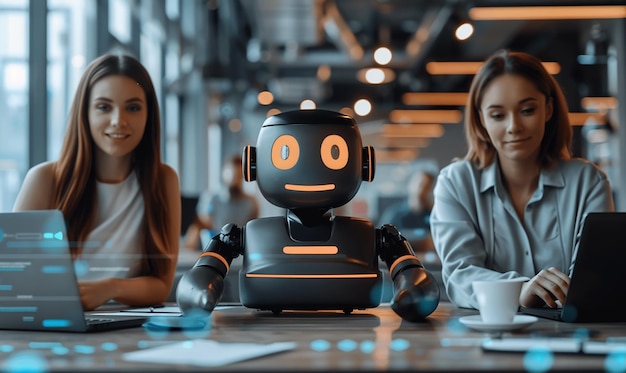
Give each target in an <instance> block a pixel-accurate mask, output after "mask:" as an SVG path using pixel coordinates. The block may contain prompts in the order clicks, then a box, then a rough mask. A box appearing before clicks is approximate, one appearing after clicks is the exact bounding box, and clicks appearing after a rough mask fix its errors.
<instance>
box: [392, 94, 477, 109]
mask: <svg viewBox="0 0 626 373" xmlns="http://www.w3.org/2000/svg"><path fill="white" fill-rule="evenodd" d="M467 96H468V93H467V92H407V93H405V94H403V95H402V103H403V104H404V105H408V106H411V105H441V106H465V104H466V103H467Z"/></svg>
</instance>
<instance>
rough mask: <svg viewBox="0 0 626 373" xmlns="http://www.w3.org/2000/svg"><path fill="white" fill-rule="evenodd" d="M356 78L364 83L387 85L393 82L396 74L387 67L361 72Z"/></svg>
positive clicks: (366, 69) (365, 69) (371, 68)
mask: <svg viewBox="0 0 626 373" xmlns="http://www.w3.org/2000/svg"><path fill="white" fill-rule="evenodd" d="M356 77H357V79H358V80H359V81H360V82H362V83H367V84H385V83H390V82H393V81H394V79H395V78H396V73H395V72H394V71H393V70H392V69H390V68H387V67H368V68H364V69H361V70H359V71H358V72H357V74H356Z"/></svg>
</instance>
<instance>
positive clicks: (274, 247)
mask: <svg viewBox="0 0 626 373" xmlns="http://www.w3.org/2000/svg"><path fill="white" fill-rule="evenodd" d="M331 232H332V233H331V235H330V237H324V238H323V239H320V240H311V241H298V240H294V239H293V238H292V237H291V235H290V234H289V231H288V229H287V225H286V224H285V220H284V219H282V218H278V219H276V218H264V219H257V220H255V221H252V222H249V223H248V224H247V226H246V236H245V256H246V257H247V258H248V259H255V258H256V259H261V258H269V257H272V258H274V259H280V258H282V259H284V260H290V259H298V258H314V257H315V258H318V259H321V258H326V259H329V260H332V259H333V258H336V259H340V260H346V259H347V258H351V259H353V260H357V261H363V262H368V263H369V262H372V261H374V259H376V258H377V254H376V234H375V229H374V228H373V226H372V225H371V224H369V223H367V222H364V221H360V220H351V219H348V220H346V221H342V220H340V221H336V222H335V223H334V226H333V229H332V230H331Z"/></svg>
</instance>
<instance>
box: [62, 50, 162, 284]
mask: <svg viewBox="0 0 626 373" xmlns="http://www.w3.org/2000/svg"><path fill="white" fill-rule="evenodd" d="M110 75H123V76H127V77H129V78H131V79H133V80H135V81H136V82H137V84H139V85H140V86H141V87H142V88H143V90H144V92H145V94H146V101H147V103H146V104H147V111H148V118H147V122H146V128H145V132H144V134H143V138H142V139H141V142H140V143H139V145H137V148H135V150H134V151H133V162H134V164H133V167H134V170H135V173H136V175H137V178H138V181H139V187H140V188H141V193H142V195H143V199H144V205H145V210H144V225H143V229H142V230H143V232H144V240H143V242H144V247H145V252H144V254H145V255H144V256H143V258H144V259H143V260H142V274H144V275H159V274H162V273H163V272H164V270H165V266H166V263H167V262H166V259H167V255H166V249H167V239H166V232H168V231H169V230H168V229H167V228H168V220H167V219H166V217H167V213H166V206H167V203H166V196H165V190H164V187H163V184H162V183H159V182H156V181H158V180H162V177H161V138H160V133H161V119H160V114H159V104H158V102H157V96H156V92H155V89H154V86H153V84H152V80H151V79H150V75H149V74H148V72H147V71H146V69H145V68H144V67H143V65H142V64H141V63H140V62H139V61H138V60H137V59H135V58H133V57H131V56H126V55H110V54H107V55H103V56H100V57H98V58H97V59H95V60H94V61H93V62H91V63H90V64H89V66H88V67H87V69H86V70H85V72H84V73H83V76H82V77H81V79H80V82H79V83H78V88H77V89H76V94H75V96H74V101H73V102H72V107H71V109H70V113H69V117H68V121H67V130H66V133H65V139H64V141H63V148H62V150H61V156H60V158H59V160H58V162H57V163H56V165H57V167H56V169H55V186H56V189H55V195H54V204H55V208H58V209H60V210H61V211H62V212H63V215H64V217H65V220H66V222H67V226H68V238H69V239H70V241H71V242H72V245H71V246H72V253H73V254H74V255H78V254H79V253H80V252H81V250H82V243H83V242H84V241H85V240H86V239H87V236H88V235H89V232H91V230H92V229H93V225H94V221H95V217H96V214H97V211H96V210H97V203H96V198H97V197H98V196H97V195H96V194H97V193H96V174H95V163H94V162H95V157H94V152H95V146H94V141H93V138H92V137H91V132H90V131H89V120H88V107H89V102H88V101H89V97H90V94H91V90H92V88H93V86H94V84H95V83H96V82H97V81H99V80H100V79H102V78H104V77H107V76H110Z"/></svg>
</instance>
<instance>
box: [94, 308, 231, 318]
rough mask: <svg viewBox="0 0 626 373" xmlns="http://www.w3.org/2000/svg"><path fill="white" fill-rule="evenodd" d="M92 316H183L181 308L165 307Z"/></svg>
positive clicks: (131, 309) (101, 313)
mask: <svg viewBox="0 0 626 373" xmlns="http://www.w3.org/2000/svg"><path fill="white" fill-rule="evenodd" d="M232 307H234V306H217V307H215V309H214V311H219V310H223V309H227V308H232ZM90 315H95V316H142V317H152V316H159V317H161V316H165V317H169V316H173V317H180V316H182V315H183V313H182V312H181V310H180V308H179V307H178V306H165V307H153V308H151V307H144V308H129V309H125V310H120V311H103V312H98V311H96V312H92V313H90Z"/></svg>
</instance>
